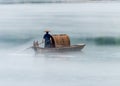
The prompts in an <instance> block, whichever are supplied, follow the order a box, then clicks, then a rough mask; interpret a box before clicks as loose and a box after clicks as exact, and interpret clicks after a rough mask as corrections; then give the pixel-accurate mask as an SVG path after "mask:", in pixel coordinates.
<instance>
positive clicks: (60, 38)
mask: <svg viewBox="0 0 120 86" xmlns="http://www.w3.org/2000/svg"><path fill="white" fill-rule="evenodd" d="M84 46H85V44H77V45H70V39H69V37H68V36H67V35H66V34H59V35H52V39H51V47H50V48H42V47H39V44H38V42H34V43H33V49H34V51H35V52H36V53H41V52H70V51H80V50H81V49H83V48H84Z"/></svg>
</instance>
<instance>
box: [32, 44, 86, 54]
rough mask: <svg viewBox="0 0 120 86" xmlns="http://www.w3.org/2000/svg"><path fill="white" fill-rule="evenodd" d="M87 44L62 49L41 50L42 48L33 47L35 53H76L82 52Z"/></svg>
mask: <svg viewBox="0 0 120 86" xmlns="http://www.w3.org/2000/svg"><path fill="white" fill-rule="evenodd" d="M84 46H85V44H78V45H72V46H70V47H60V48H41V47H33V49H34V51H35V53H37V54H39V53H48V52H51V53H54V52H74V51H81V50H82V49H83V48H84Z"/></svg>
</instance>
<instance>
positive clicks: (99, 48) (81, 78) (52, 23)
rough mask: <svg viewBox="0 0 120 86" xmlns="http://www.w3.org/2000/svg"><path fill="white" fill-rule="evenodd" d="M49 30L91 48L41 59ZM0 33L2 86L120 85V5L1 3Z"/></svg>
mask: <svg viewBox="0 0 120 86" xmlns="http://www.w3.org/2000/svg"><path fill="white" fill-rule="evenodd" d="M46 29H49V30H50V31H51V34H68V35H69V37H70V39H71V44H79V43H85V44H86V46H85V48H84V49H83V50H82V51H78V52H70V53H69V52H67V53H65V52H64V53H48V54H45V53H41V54H39V55H37V56H36V55H35V53H34V51H33V50H32V49H26V48H28V47H30V46H32V42H33V41H34V40H39V42H41V40H42V37H43V34H44V32H43V31H44V30H46ZM0 32H1V33H0V47H1V48H0V51H1V52H0V85H1V86H119V85H120V82H119V80H120V69H119V66H120V53H119V51H120V34H119V33H120V3H79V4H77V3H76V4H72V3H71V4H55V3H54V4H12V5H10V4H9V5H0ZM41 46H43V45H41Z"/></svg>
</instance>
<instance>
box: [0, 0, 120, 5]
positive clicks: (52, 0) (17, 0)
mask: <svg viewBox="0 0 120 86" xmlns="http://www.w3.org/2000/svg"><path fill="white" fill-rule="evenodd" d="M95 1H100V2H101V1H102V2H104V1H105V2H106V1H107V2H109V1H120V0H0V3H1V4H3V3H4V4H8V3H9V4H15V3H73V2H95Z"/></svg>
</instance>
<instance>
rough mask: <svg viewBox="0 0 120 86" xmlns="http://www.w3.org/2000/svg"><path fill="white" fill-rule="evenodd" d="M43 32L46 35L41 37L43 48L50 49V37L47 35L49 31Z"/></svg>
mask: <svg viewBox="0 0 120 86" xmlns="http://www.w3.org/2000/svg"><path fill="white" fill-rule="evenodd" d="M45 32H46V34H45V35H44V36H43V41H42V42H45V48H50V47H51V39H52V36H51V35H50V34H49V32H50V31H48V30H46V31H45Z"/></svg>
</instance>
